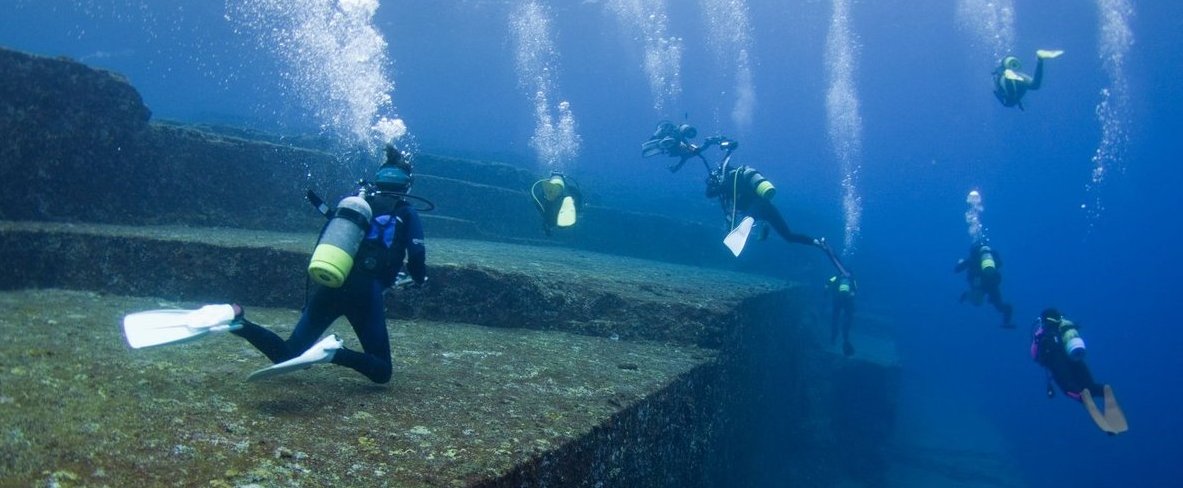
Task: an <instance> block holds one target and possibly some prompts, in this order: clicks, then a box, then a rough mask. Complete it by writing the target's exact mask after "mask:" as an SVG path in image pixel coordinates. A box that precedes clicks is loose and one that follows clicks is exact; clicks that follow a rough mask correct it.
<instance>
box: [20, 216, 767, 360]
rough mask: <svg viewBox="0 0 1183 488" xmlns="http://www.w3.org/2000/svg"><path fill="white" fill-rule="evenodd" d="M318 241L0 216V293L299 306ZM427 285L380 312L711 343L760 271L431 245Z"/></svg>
mask: <svg viewBox="0 0 1183 488" xmlns="http://www.w3.org/2000/svg"><path fill="white" fill-rule="evenodd" d="M315 239H316V236H315V235H313V234H291V233H280V232H265V231H248V230H239V229H224V228H191V227H130V226H108V225H95V224H56V223H36V222H0V255H2V256H3V257H4V260H5V262H9V263H23V264H22V265H20V266H14V267H13V268H12V269H11V270H10V274H9V279H8V280H6V282H5V283H4V284H3V285H2V286H3V287H4V288H8V289H21V288H68V289H80V290H94V291H102V292H103V293H109V294H120V295H130V296H163V297H170V298H174V299H177V300H187V301H202V302H211V303H223V302H238V303H243V304H248V305H257V306H268V307H285V308H296V309H298V308H301V307H302V305H303V302H304V294H305V291H306V288H305V287H306V283H307V280H306V274H305V272H304V270H305V268H306V267H307V263H308V259H309V256H310V253H311V249H312V246H313V245H314V244H315ZM428 253H429V254H428V263H429V269H430V271H429V277H430V281H429V284H428V286H427V287H426V289H425V290H403V291H398V292H395V293H390V294H388V305H390V307H389V309H390V310H391V312H392V314H393V315H392V316H393V317H396V318H413V319H427V320H440V321H451V322H463V323H469V324H475V325H485V326H493V327H512V328H530V329H543V330H560V331H567V332H573V333H579V334H585V335H598V336H604V337H616V338H618V339H645V340H655V341H662V342H669V343H674V344H694V345H699V346H704V347H712V348H719V347H720V346H721V345H722V344H723V343H724V342H725V341H726V340H727V338H726V337H725V336H726V335H727V334H729V333H732V332H734V331H733V330H732V329H734V327H735V324H736V323H737V322H738V321H739V317H738V315H737V314H738V313H739V310H740V308H741V305H742V304H743V302H745V301H747V300H754V299H758V298H759V297H761V296H762V295H768V294H778V293H780V294H783V293H785V291H786V289H787V288H786V286H785V285H784V284H782V283H780V282H777V281H775V280H772V279H769V278H763V277H759V276H755V275H745V274H739V273H730V272H724V271H708V270H702V269H697V268H690V267H686V266H680V265H671V264H664V263H656V262H651V261H642V260H637V259H630V258H619V257H609V256H606V255H601V254H597V253H592V252H586V251H578V250H571V249H563V248H540V247H532V246H522V245H514V244H503V243H489V242H480V241H464V240H450V239H433V240H429V241H428Z"/></svg>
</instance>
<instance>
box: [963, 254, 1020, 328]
mask: <svg viewBox="0 0 1183 488" xmlns="http://www.w3.org/2000/svg"><path fill="white" fill-rule="evenodd" d="M1001 267H1002V257H1001V256H999V255H998V251H995V250H994V249H992V248H991V247H990V246H989V245H987V244H986V242H985V241H984V240H978V241H974V243H973V244H971V245H970V246H969V257H967V258H965V259H961V260H958V261H957V266H954V267H953V272H954V273H961V272H963V271H964V272H965V278H966V281H968V282H969V290H966V291H965V292H964V293H962V294H961V302H965V301H966V300H969V301H970V303H973V304H974V305H975V306H980V305H981V304H982V298H983V296H985V297H987V298H989V299H990V304H991V305H993V306H994V308H996V309H998V311H999V312H1001V313H1002V327H1003V328H1005V329H1013V328H1015V324H1014V323H1013V322H1011V315H1012V312H1013V311H1014V309H1013V307H1011V305H1010V304H1009V303H1003V301H1002V290H1001V285H1002V274H1001V273H1000V272H999V268H1001Z"/></svg>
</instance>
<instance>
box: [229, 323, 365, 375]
mask: <svg viewBox="0 0 1183 488" xmlns="http://www.w3.org/2000/svg"><path fill="white" fill-rule="evenodd" d="M341 347H342V342H341V339H338V338H337V336H336V334H330V335H329V336H328V337H325V338H324V339H321V340H320V342H317V343H316V344H313V345H312V347H310V348H308V350H307V351H304V354H301V355H299V356H296V357H294V358H291V359H289V360H287V361H284V362H282V363H278V364H273V365H271V366H268V367H266V368H263V369H260V370H258V371H255V372H254V373H251V375H250V376H248V377H247V378H246V380H247V381H255V380H261V379H263V378H269V377H272V376H275V375H280V374H284V373H289V372H292V371H295V370H298V369H306V368H309V367H311V366H312V365H313V364H317V363H327V362H329V361H332V360H333V355H334V354H336V353H337V350H338V349H341Z"/></svg>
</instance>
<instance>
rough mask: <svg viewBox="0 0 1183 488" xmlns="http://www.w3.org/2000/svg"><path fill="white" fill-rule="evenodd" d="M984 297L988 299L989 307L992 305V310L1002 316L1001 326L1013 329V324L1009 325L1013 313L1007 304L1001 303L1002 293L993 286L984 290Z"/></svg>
mask: <svg viewBox="0 0 1183 488" xmlns="http://www.w3.org/2000/svg"><path fill="white" fill-rule="evenodd" d="M986 295H987V296H988V297H989V299H990V305H993V306H994V308H995V309H997V310H998V312H999V313H1001V314H1002V326H1003V327H1013V326H1014V324H1012V323H1011V315H1012V314H1013V313H1014V309H1013V308H1012V307H1011V306H1010V304H1009V303H1003V301H1002V291H1001V290H999V289H998V286H997V285H995V286H992V287H990V288H988V289H987V290H986Z"/></svg>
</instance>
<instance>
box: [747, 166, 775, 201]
mask: <svg viewBox="0 0 1183 488" xmlns="http://www.w3.org/2000/svg"><path fill="white" fill-rule="evenodd" d="M744 177H746V178H747V179H748V184H749V185H751V186H752V192H754V193H755V194H756V196H758V197H760V198H763V199H765V200H772V197H774V196H776V187H775V186H772V182H771V181H768V179H767V178H765V177H764V175H762V174H760V172H759V171H756V170H755V169H752V168H750V167H747V168H744Z"/></svg>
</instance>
